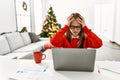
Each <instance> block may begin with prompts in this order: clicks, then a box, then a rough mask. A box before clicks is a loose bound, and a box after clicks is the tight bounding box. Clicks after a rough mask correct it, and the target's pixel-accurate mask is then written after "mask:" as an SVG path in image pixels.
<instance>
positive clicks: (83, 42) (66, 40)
mask: <svg viewBox="0 0 120 80" xmlns="http://www.w3.org/2000/svg"><path fill="white" fill-rule="evenodd" d="M50 42H51V44H52V45H53V46H55V47H63V48H99V47H101V46H102V40H101V39H100V38H99V37H98V36H97V35H95V34H94V33H93V32H92V31H91V30H90V29H88V27H87V26H86V24H85V20H84V18H83V17H82V16H81V15H80V14H79V13H72V14H71V15H70V16H69V17H68V19H67V24H66V25H65V26H64V27H63V28H61V29H60V30H59V31H58V32H57V33H56V34H55V35H54V36H53V37H52V38H51V39H50Z"/></svg>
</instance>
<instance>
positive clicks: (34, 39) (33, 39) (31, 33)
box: [29, 32, 40, 43]
mask: <svg viewBox="0 0 120 80" xmlns="http://www.w3.org/2000/svg"><path fill="white" fill-rule="evenodd" d="M29 35H30V38H31V42H32V43H34V42H37V41H40V38H39V37H38V36H37V35H36V34H35V33H33V32H29Z"/></svg>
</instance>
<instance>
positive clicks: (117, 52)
mask: <svg viewBox="0 0 120 80" xmlns="http://www.w3.org/2000/svg"><path fill="white" fill-rule="evenodd" d="M96 60H115V61H120V45H117V44H116V43H112V42H103V46H102V47H101V48H99V49H97V53H96Z"/></svg>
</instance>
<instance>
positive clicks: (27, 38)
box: [21, 32, 31, 45]
mask: <svg viewBox="0 0 120 80" xmlns="http://www.w3.org/2000/svg"><path fill="white" fill-rule="evenodd" d="M21 36H22V39H23V42H24V44H25V45H28V44H30V43H31V39H30V36H29V34H28V32H23V33H21Z"/></svg>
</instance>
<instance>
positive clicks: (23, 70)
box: [9, 61, 68, 80]
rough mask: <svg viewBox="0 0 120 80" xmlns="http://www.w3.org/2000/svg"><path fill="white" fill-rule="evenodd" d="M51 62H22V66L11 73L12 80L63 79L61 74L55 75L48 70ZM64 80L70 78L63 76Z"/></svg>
mask: <svg viewBox="0 0 120 80" xmlns="http://www.w3.org/2000/svg"><path fill="white" fill-rule="evenodd" d="M49 63H50V62H42V63H40V64H35V63H34V62H31V61H30V62H29V61H26V62H21V64H20V67H19V68H18V69H17V70H16V72H14V73H13V74H10V76H9V79H10V80H48V79H49V80H61V79H60V78H59V77H61V75H59V74H56V73H54V71H53V74H56V76H54V75H53V74H51V71H49V70H48V68H49V67H50V65H49ZM62 77H63V76H62ZM62 80H68V79H66V77H63V78H62Z"/></svg>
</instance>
